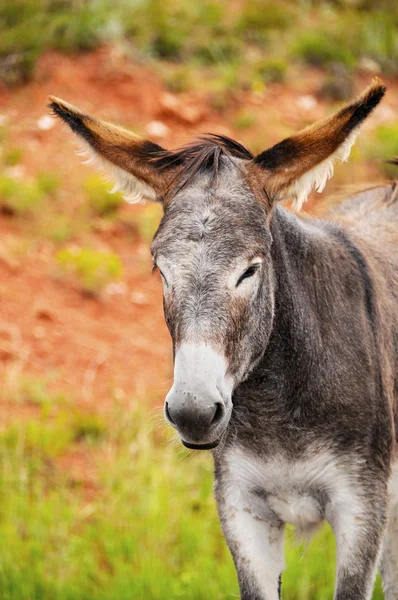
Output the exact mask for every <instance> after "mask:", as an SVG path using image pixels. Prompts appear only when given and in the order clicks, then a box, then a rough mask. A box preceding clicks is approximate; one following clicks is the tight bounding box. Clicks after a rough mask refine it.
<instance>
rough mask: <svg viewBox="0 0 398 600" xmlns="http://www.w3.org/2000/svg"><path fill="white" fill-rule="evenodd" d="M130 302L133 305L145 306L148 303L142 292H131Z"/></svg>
mask: <svg viewBox="0 0 398 600" xmlns="http://www.w3.org/2000/svg"><path fill="white" fill-rule="evenodd" d="M130 300H131V302H132V303H133V304H139V305H141V306H142V305H144V304H146V303H147V299H146V296H145V294H143V293H142V292H131V295H130Z"/></svg>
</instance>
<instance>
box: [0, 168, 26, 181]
mask: <svg viewBox="0 0 398 600" xmlns="http://www.w3.org/2000/svg"><path fill="white" fill-rule="evenodd" d="M3 173H4V175H6V176H7V177H11V178H12V179H22V178H23V177H24V176H25V167H24V166H23V165H15V166H14V167H7V169H4V171H3Z"/></svg>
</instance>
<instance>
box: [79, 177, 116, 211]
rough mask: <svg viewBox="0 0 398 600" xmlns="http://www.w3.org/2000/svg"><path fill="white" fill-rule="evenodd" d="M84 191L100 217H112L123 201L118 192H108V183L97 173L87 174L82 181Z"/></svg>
mask: <svg viewBox="0 0 398 600" xmlns="http://www.w3.org/2000/svg"><path fill="white" fill-rule="evenodd" d="M83 188H84V192H85V194H86V197H87V199H88V202H89V205H90V207H91V208H92V209H93V211H94V213H95V214H97V215H99V216H101V217H112V216H114V215H115V213H116V212H117V210H118V208H119V207H120V206H121V204H122V203H123V196H122V194H121V193H120V192H115V193H112V194H111V193H110V191H109V184H106V183H105V182H104V178H103V177H101V176H99V175H95V174H94V175H89V176H88V177H86V178H85V180H84V182H83Z"/></svg>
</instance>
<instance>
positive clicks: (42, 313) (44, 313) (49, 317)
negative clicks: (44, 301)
mask: <svg viewBox="0 0 398 600" xmlns="http://www.w3.org/2000/svg"><path fill="white" fill-rule="evenodd" d="M35 316H36V317H37V318H38V319H40V320H42V321H54V315H53V314H52V312H51V311H50V310H48V309H47V308H37V309H36V311H35Z"/></svg>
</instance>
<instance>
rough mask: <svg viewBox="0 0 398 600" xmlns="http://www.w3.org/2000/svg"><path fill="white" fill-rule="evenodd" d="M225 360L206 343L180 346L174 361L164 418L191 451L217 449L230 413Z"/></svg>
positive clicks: (228, 384)
mask: <svg viewBox="0 0 398 600" xmlns="http://www.w3.org/2000/svg"><path fill="white" fill-rule="evenodd" d="M226 373H227V365H226V361H225V359H224V357H223V356H222V355H221V354H219V353H218V352H216V351H215V350H214V349H213V348H212V347H211V346H209V345H207V344H182V345H181V346H180V347H179V348H178V349H177V351H176V355H175V361H174V385H173V387H172V388H171V390H170V391H169V393H168V394H167V397H166V401H165V406H164V413H165V418H166V420H167V421H168V423H170V425H171V426H172V427H174V428H175V429H176V430H177V432H178V434H179V436H180V438H181V442H182V443H183V444H184V446H186V447H187V448H190V449H192V450H211V449H212V448H216V446H218V444H219V442H220V439H221V438H222V436H223V434H224V433H225V431H226V429H227V426H228V423H229V420H230V417H231V413H232V399H231V397H232V389H233V381H232V378H231V377H229V376H228V375H227V374H226Z"/></svg>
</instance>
